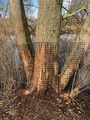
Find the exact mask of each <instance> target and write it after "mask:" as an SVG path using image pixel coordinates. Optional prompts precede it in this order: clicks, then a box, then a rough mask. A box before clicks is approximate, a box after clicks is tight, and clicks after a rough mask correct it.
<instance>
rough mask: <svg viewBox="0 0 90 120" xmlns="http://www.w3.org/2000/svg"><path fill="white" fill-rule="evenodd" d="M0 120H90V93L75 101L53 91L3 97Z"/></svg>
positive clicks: (79, 96)
mask: <svg viewBox="0 0 90 120" xmlns="http://www.w3.org/2000/svg"><path fill="white" fill-rule="evenodd" d="M0 120H90V93H86V92H83V93H81V94H79V95H78V96H77V97H76V98H75V99H66V98H64V99H63V97H62V96H60V97H58V96H57V95H55V93H53V92H52V91H49V92H48V93H47V92H45V93H33V94H32V95H28V96H21V95H16V94H15V95H13V96H9V98H7V97H6V98H4V97H3V99H2V100H1V102H0Z"/></svg>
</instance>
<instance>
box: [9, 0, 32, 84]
mask: <svg viewBox="0 0 90 120" xmlns="http://www.w3.org/2000/svg"><path fill="white" fill-rule="evenodd" d="M9 4H10V17H11V21H12V24H13V27H14V32H15V36H16V41H17V46H18V48H19V53H20V57H21V60H22V63H23V66H24V70H25V74H26V78H27V82H28V83H29V84H30V82H31V79H32V74H33V62H34V61H33V60H34V48H33V45H32V41H31V39H30V34H29V30H28V25H27V20H26V17H25V10H24V6H23V0H9Z"/></svg>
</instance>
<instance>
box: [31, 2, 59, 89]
mask: <svg viewBox="0 0 90 120" xmlns="http://www.w3.org/2000/svg"><path fill="white" fill-rule="evenodd" d="M60 2H61V1H60V0H39V14H38V22H37V28H36V38H37V43H36V56H35V65H34V77H33V85H34V86H35V87H36V88H37V90H38V91H40V90H46V89H48V87H50V86H51V83H52V81H53V80H55V77H56V74H57V60H56V56H57V52H58V50H57V44H58V40H59V36H60V20H61V8H60ZM55 68H56V69H55ZM55 71H56V72H55Z"/></svg>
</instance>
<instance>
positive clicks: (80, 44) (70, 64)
mask: <svg viewBox="0 0 90 120" xmlns="http://www.w3.org/2000/svg"><path fill="white" fill-rule="evenodd" d="M89 38H90V14H89V15H88V16H87V17H86V21H85V23H84V26H83V27H82V29H81V32H80V34H79V36H78V37H77V39H76V45H75V48H74V49H73V51H72V52H71V55H70V58H69V60H68V61H67V62H66V64H65V67H64V70H63V71H62V73H61V75H60V78H59V79H60V86H59V88H60V89H62V90H63V89H64V88H65V87H66V86H67V84H68V82H69V79H70V77H71V76H72V74H73V73H74V72H75V70H76V69H77V67H78V65H79V63H80V61H81V60H82V58H83V56H84V55H85V51H86V50H87V49H88V47H89V44H90V40H89Z"/></svg>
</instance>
